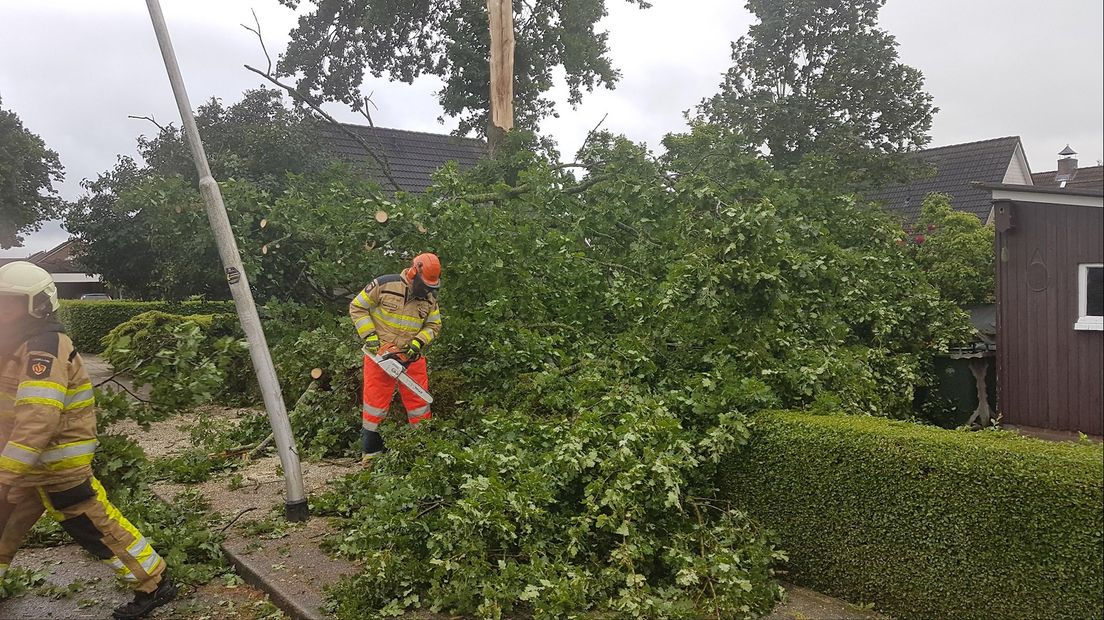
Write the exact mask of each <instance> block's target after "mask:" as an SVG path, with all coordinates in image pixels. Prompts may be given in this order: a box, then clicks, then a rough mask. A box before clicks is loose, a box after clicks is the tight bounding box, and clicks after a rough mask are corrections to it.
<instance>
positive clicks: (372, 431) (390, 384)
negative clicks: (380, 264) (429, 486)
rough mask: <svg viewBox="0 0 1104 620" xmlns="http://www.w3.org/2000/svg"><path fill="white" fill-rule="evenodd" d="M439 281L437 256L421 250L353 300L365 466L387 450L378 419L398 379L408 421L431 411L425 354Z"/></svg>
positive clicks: (436, 327)
mask: <svg viewBox="0 0 1104 620" xmlns="http://www.w3.org/2000/svg"><path fill="white" fill-rule="evenodd" d="M440 285H441V261H440V260H438V259H437V255H435V254H429V253H425V254H419V255H418V256H415V257H414V260H413V261H412V262H411V263H410V267H408V268H407V269H405V270H404V271H403V272H402V273H398V274H393V275H386V276H380V277H378V278H376V279H375V280H372V282H371V283H369V284H368V286H366V287H364V290H362V291H361V292H360V293H359V294H358V295H357V296H356V297H355V298H354V299H353V301H352V303H350V304H349V316H351V317H352V319H353V323H354V325H355V326H356V330H357V334H358V335H359V336H360V337H361V338H362V339H363V340H364V400H363V406H362V408H361V418H362V420H363V428H362V430H361V437H362V441H363V452H364V454H363V456H362V458H361V463H363V464H364V465H366V466H367V465H370V464H371V462H372V459H373V458H375V457H377V456H379V455H380V454H382V453H383V451H384V446H383V438H382V437H380V434H379V424H380V422H382V421H383V419H384V418H385V417H387V410H388V409H389V408H390V406H391V398H392V396H394V394H395V385H396V381H397V382H398V384H399V395H400V396H401V397H402V402H403V406H404V407H406V420H407V422H408V423H409V424H418V423H419V422H421V421H423V420H428V419H429V418H430V416H431V413H430V403H431V402H432V398H431V397H430V396H429V392H428V390H429V376H428V374H427V371H426V362H425V358H424V357H423V354H424V352H425V348H426V347H427V346H428V345H429V343H431V342H433V340H434V339H435V338H436V337H437V336H438V335H439V334H440V333H441V310H440V309H439V308H438V307H437V289H438V287H440Z"/></svg>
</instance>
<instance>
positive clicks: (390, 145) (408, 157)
mask: <svg viewBox="0 0 1104 620" xmlns="http://www.w3.org/2000/svg"><path fill="white" fill-rule="evenodd" d="M342 126H343V127H344V128H346V129H348V130H350V131H352V132H354V133H356V134H357V135H359V136H361V138H363V139H364V141H365V142H367V143H368V144H369V145H373V146H375V147H376V148H375V154H376V155H377V156H378V157H379V158H380V159H382V160H383V161H384V162H386V164H387V166H388V167H389V168H390V170H391V176H392V177H393V178H394V179H395V181H396V182H397V183H398V184H399V186H400V187H401V188H402V190H403V191H407V192H415V193H421V192H424V191H425V190H426V188H428V187H429V186H430V184H431V183H432V182H433V178H432V177H433V173H435V172H437V170H438V169H440V168H441V167H442V166H444V165H445V164H446V163H447V162H450V161H455V162H457V163H458V164H459V165H460V167H461V168H462V169H466V168H471V167H473V166H475V165H476V164H477V163H479V160H481V159H482V158H483V157H484V156H485V155H486V152H487V145H486V144H485V143H484V142H483V141H482V140H475V139H472V138H458V137H456V136H449V135H444V134H435V133H421V132H417V131H406V130H403V129H386V128H383V127H365V126H363V125H349V124H344V123H343V124H342ZM321 131H322V139H323V141H324V142H325V143H326V144H327V145H329V147H330V148H331V149H333V151H334V152H335V153H336V154H337V155H338V156H340V157H341V158H342V159H344V160H346V161H349V162H351V163H355V164H362V165H364V166H367V167H368V169H369V170H370V171H371V174H372V176H373V177H374V178H375V180H376V181H377V182H379V183H380V185H383V186H384V187H386V188H388V189H392V187H391V183H390V181H389V180H388V179H387V176H386V175H384V174H383V173H382V172H381V171H380V166H379V164H377V163H376V161H375V159H374V158H373V157H371V155H370V154H369V153H368V152H367V151H365V149H364V146H362V145H361V144H360V143H359V142H358V141H356V140H354V139H353V138H351V137H349V136H348V135H347V134H346V133H345V132H344V131H341V130H340V129H338V128H337V127H333V126H330V125H326V126H323V127H322V130H321Z"/></svg>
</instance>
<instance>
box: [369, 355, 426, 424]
mask: <svg viewBox="0 0 1104 620" xmlns="http://www.w3.org/2000/svg"><path fill="white" fill-rule="evenodd" d="M406 374H407V375H408V376H409V377H410V378H411V379H414V380H415V381H417V382H418V385H420V386H422V387H423V388H425V390H426V391H428V390H429V373H428V371H427V369H426V361H425V358H424V357H423V358H420V359H419V360H418V361H416V362H412V363H411V364H410V365H409V366H407V367H406ZM396 384H397V385H398V387H399V396H401V397H402V402H403V406H404V407H406V421H407V422H408V423H410V424H417V423H418V422H421V421H422V420H428V419H429V418H430V417H432V414H431V413H430V410H429V403H427V402H425V401H424V400H422V399H421V398H418V396H416V395H415V394H414V392H411V391H410V390H408V389H407V388H406V386H405V385H403V384H401V383H399V382H398V380H396V379H395V378H394V377H392V376H390V375H388V374H387V373H385V372H383V370H382V369H381V368H380V367H379V366H378V365H377V364H376V363H375V362H373V361H372V358H370V357H368V356H365V357H364V399H363V406H362V407H361V418H362V419H363V421H364V429H365V430H369V431H374V430H376V429H377V428H379V423H380V422H383V419H384V418H386V417H387V410H388V409H389V408H390V407H391V397H392V396H394V395H395V386H396Z"/></svg>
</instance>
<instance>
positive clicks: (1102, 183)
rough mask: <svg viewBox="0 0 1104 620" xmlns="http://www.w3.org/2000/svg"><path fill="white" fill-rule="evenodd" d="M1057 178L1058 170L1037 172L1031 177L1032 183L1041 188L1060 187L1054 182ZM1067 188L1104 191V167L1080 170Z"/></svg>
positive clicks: (1068, 183) (1067, 183)
mask: <svg viewBox="0 0 1104 620" xmlns="http://www.w3.org/2000/svg"><path fill="white" fill-rule="evenodd" d="M1056 176H1058V171H1057V170H1051V171H1050V172H1036V173H1035V174H1032V175H1031V181H1032V182H1033V183H1035V185H1038V186H1041V187H1058V186H1059V183H1058V182H1057V181H1055V180H1054V177H1056ZM1066 187H1067V188H1070V189H1096V190H1100V189H1104V166H1090V167H1088V168H1078V169H1077V170H1076V171H1074V173H1073V178H1072V179H1070V180H1069V181H1067V182H1066Z"/></svg>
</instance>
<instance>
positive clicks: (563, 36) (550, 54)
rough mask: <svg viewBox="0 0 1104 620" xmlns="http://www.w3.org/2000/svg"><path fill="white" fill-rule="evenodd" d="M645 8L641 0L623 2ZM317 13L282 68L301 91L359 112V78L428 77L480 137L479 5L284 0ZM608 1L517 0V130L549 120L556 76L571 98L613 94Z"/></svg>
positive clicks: (483, 106)
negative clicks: (599, 90) (602, 26)
mask: <svg viewBox="0 0 1104 620" xmlns="http://www.w3.org/2000/svg"><path fill="white" fill-rule="evenodd" d="M625 1H626V2H628V3H630V4H635V5H637V6H639V7H641V8H647V7H648V6H649V3H648V2H646V1H645V0H625ZM280 2H281V3H283V4H285V5H287V6H289V7H291V8H298V7H299V6H300V5H301V4H309V5H310V6H312V8H313V11H311V12H309V13H307V14H306V15H304V16H302V17H301V18H300V19H299V25H298V26H297V27H296V28H295V29H294V30H292V32H291V43H290V44H289V45H288V49H287V51H286V52H285V53H284V54H283V56H282V57H281V58H280V62H279V67H278V70H279V72H281V73H282V74H284V75H288V76H293V75H294V76H301V79H300V80H299V82H298V87H299V89H300V91H302V92H304V93H309V94H310V96H311V97H313V98H316V99H318V100H322V101H341V102H345V103H347V104H350V105H352V106H353V107H354V108H359V107H360V106H361V105H362V95H361V93H360V87H361V85H362V84H363V81H364V74H365V72H366V71H367V73H369V74H371V75H372V76H374V77H377V78H378V77H387V78H388V79H391V80H397V81H402V82H407V83H410V82H413V81H414V79H415V78H417V77H419V76H422V75H434V76H437V77H439V78H441V79H442V80H444V82H445V86H444V88H442V89H441V91H440V93H439V94H438V97H439V100H440V103H441V107H442V108H444V111H445V115H447V116H451V117H456V118H458V119H459V121H460V126H459V128H458V130H457V132H458V133H460V134H467V133H469V132H471V131H475V132H477V133H479V134H480V135H482V134H483V133H484V132H485V131H486V129H487V124H488V119H489V112H488V108H489V105H490V95H489V90H490V89H489V86H488V85H489V84H490V72H489V67H488V57H489V48H490V30H489V25H488V21H487V5H486V2H485V0H447V1H444V2H402V1H396V0H357V1H355V2H329V1H324V0H322V1H313V2H301V0H280ZM607 4H608V2H607V0H572V1H570V2H525V1H524V0H514V1H513V8H514V24H515V33H516V35H515V36H516V49H515V52H514V110H515V114H516V117H517V118H516V121H517V125H518V126H519V127H525V128H529V129H535V128H536V125H537V123H538V122H539V121H540V119H542V118H544V117H546V116H548V115H550V114H555V106H554V104H553V102H552V100H551V99H549V98H548V97H546V96H545V93H547V92H548V91H549V90H550V89H551V88H552V86H553V82H554V72H555V70H557V69H562V70H563V71H564V75H565V78H566V80H567V86H568V92H569V96H568V101H569V103H571V104H572V105H576V104H578V103H579V102H580V101H582V97H583V91H584V90H587V91H590V90H593V89H594V88H595V87H597V86H602V85H604V86H606V87H608V88H612V87H613V85H614V84H615V83H616V82H617V79H618V77H619V76H618V73H617V70H616V69H615V68H614V67H613V63H612V61H611V60H610V58H609V45H608V43H607V40H608V36H609V33H608V32H602V31H599V30H598V29H597V24H598V21H599V20H601V19H602V18H603V17H605V16H606V11H607V9H606V6H607Z"/></svg>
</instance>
